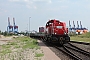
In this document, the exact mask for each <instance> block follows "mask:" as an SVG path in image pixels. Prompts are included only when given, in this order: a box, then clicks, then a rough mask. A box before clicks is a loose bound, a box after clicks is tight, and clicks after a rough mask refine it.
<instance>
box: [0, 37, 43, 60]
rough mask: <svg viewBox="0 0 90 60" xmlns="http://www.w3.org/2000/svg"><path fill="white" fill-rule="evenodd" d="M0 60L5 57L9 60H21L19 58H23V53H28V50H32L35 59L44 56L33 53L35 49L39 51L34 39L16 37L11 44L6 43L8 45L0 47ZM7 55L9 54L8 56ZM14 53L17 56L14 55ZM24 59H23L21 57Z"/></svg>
mask: <svg viewBox="0 0 90 60" xmlns="http://www.w3.org/2000/svg"><path fill="white" fill-rule="evenodd" d="M0 46H1V50H0V57H1V58H2V59H1V58H0V60H4V59H5V57H7V55H8V57H10V59H11V60H13V59H15V58H17V59H19V58H20V59H21V56H24V55H23V54H22V53H24V51H27V50H28V51H29V49H31V50H33V53H34V54H35V57H38V58H39V57H41V56H43V55H44V54H41V53H35V52H36V50H37V49H40V47H39V46H38V42H37V40H35V39H32V38H29V37H17V38H13V39H12V41H11V42H8V44H4V45H0ZM8 53H9V54H8ZM15 53H16V54H17V55H18V54H20V55H19V56H17V55H15ZM22 58H24V57H22Z"/></svg>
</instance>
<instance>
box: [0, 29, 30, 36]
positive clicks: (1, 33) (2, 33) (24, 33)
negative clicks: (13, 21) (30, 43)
mask: <svg viewBox="0 0 90 60" xmlns="http://www.w3.org/2000/svg"><path fill="white" fill-rule="evenodd" d="M21 34H22V35H25V36H28V35H29V33H28V32H22V31H21V32H18V33H8V32H7V31H4V32H2V31H1V30H0V35H4V36H12V35H21Z"/></svg>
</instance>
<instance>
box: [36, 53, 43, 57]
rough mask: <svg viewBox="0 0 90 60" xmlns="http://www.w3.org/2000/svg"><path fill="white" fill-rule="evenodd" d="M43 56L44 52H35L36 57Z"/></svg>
mask: <svg viewBox="0 0 90 60" xmlns="http://www.w3.org/2000/svg"><path fill="white" fill-rule="evenodd" d="M42 56H44V54H42V53H36V54H35V57H42Z"/></svg>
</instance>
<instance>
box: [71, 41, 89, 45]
mask: <svg viewBox="0 0 90 60" xmlns="http://www.w3.org/2000/svg"><path fill="white" fill-rule="evenodd" d="M70 42H71V43H78V44H84V45H90V43H86V42H77V41H70Z"/></svg>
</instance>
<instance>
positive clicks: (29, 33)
mask: <svg viewBox="0 0 90 60" xmlns="http://www.w3.org/2000/svg"><path fill="white" fill-rule="evenodd" d="M30 18H31V17H29V36H30Z"/></svg>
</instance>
